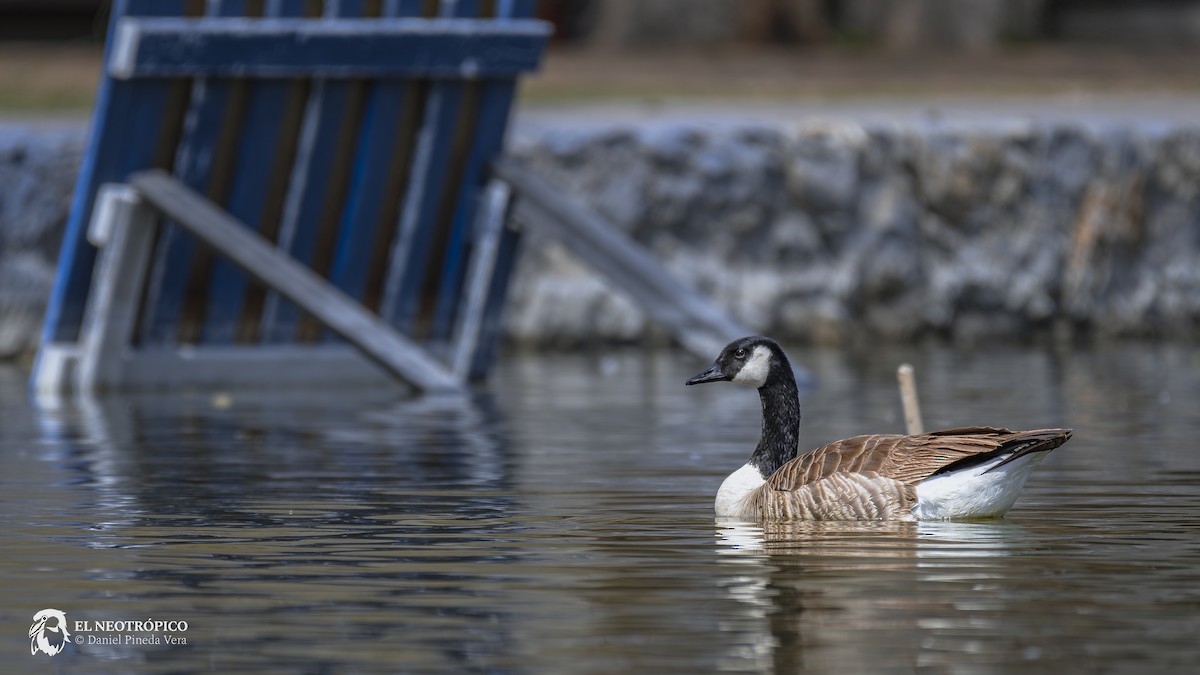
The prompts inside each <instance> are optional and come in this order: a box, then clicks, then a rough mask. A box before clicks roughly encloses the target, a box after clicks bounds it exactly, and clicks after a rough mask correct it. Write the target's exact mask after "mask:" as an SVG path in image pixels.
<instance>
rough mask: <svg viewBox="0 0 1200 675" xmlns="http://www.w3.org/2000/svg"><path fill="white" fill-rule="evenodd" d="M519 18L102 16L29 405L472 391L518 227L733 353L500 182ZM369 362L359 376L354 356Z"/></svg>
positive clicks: (247, 8)
mask: <svg viewBox="0 0 1200 675" xmlns="http://www.w3.org/2000/svg"><path fill="white" fill-rule="evenodd" d="M533 4H534V2H533V0H490V1H482V0H441V1H440V2H439V1H409V0H376V1H373V2H372V1H369V0H325V2H319V1H306V2H299V1H297V2H284V1H279V0H275V1H267V2H263V1H257V2H256V1H253V0H209V1H208V2H197V1H195V0H186V1H185V0H124V1H118V2H117V3H115V7H114V11H113V19H112V22H111V25H110V32H109V41H108V48H107V52H106V55H105V73H104V77H103V80H102V82H101V86H100V89H99V95H98V100H97V104H96V111H95V113H94V119H93V123H92V137H91V139H90V141H89V146H88V150H87V154H86V156H85V159H84V164H83V167H82V169H81V174H80V178H79V181H78V184H77V188H76V193H75V199H74V204H73V207H72V212H71V217H70V221H69V223H68V227H67V231H66V235H65V240H64V243H63V248H62V253H61V257H60V262H59V271H58V278H57V281H56V286H55V288H54V292H53V296H52V298H51V301H50V304H49V308H48V311H47V317H46V322H45V328H44V334H43V342H42V348H41V351H40V352H39V356H38V361H37V364H36V366H35V370H34V376H33V382H32V387H33V389H35V390H36V391H38V392H42V393H63V392H69V391H73V392H80V393H91V392H98V391H104V390H113V389H147V388H173V387H179V386H201V387H238V386H244V385H263V384H267V385H271V386H279V385H289V384H305V383H311V384H317V383H320V384H331V383H337V382H343V383H351V382H359V381H363V380H367V379H378V375H379V372H378V369H377V368H376V366H381V367H382V368H383V370H384V371H386V372H388V373H390V374H391V375H393V376H394V377H396V378H398V379H400V380H403V381H405V382H407V383H409V384H411V385H412V386H414V387H415V388H417V389H419V390H422V391H453V390H457V389H459V388H461V387H462V386H463V385H464V384H465V383H466V382H468V381H469V380H471V379H474V378H479V377H482V376H483V375H484V374H485V373H486V371H487V369H488V366H489V364H490V362H491V360H492V356H493V354H494V352H495V348H496V343H497V339H498V336H499V319H500V312H501V309H502V306H503V303H504V299H505V290H506V287H507V282H508V279H509V276H510V274H511V272H512V269H513V265H514V264H515V260H516V255H517V248H518V239H519V228H516V227H512V226H511V221H510V218H509V215H510V211H512V208H511V207H512V204H513V202H515V203H516V204H517V206H516V211H517V213H516V218H517V220H519V221H522V222H525V223H528V224H529V225H530V226H533V227H539V228H543V229H544V230H545V231H547V232H549V233H550V234H552V235H554V236H556V237H559V238H560V239H561V240H562V241H563V242H564V243H565V244H566V245H567V246H568V248H570V249H571V250H572V251H573V252H574V253H575V254H576V255H578V256H579V257H580V258H581V259H583V260H584V261H585V262H588V263H590V264H591V265H593V266H594V267H595V268H596V269H597V270H598V271H600V272H601V273H604V274H605V275H607V276H608V277H609V278H610V279H611V280H613V282H614V283H615V284H616V285H617V286H618V287H619V288H622V289H623V290H625V291H626V292H628V293H630V295H631V297H632V298H633V299H634V300H635V301H637V302H639V303H640V304H641V305H642V306H643V308H645V309H646V311H647V312H648V313H649V315H650V316H651V317H652V318H653V319H655V320H657V321H658V322H659V323H661V324H662V325H663V326H664V327H666V328H667V329H668V330H669V331H670V332H671V333H672V334H673V335H675V336H676V337H677V338H678V339H679V340H680V342H681V343H683V344H684V346H686V347H689V348H691V349H692V350H694V351H696V352H697V353H700V354H703V355H705V357H706V358H708V357H711V355H712V354H715V353H717V351H719V349H720V347H721V345H723V344H724V343H725V342H727V341H728V340H729V339H732V338H734V337H738V336H739V335H744V334H746V332H747V331H745V330H744V329H742V328H741V327H740V326H738V325H737V324H736V323H735V322H733V321H731V320H730V319H728V317H727V316H726V315H725V314H724V313H723V312H721V311H720V310H719V309H717V308H716V307H715V306H713V305H711V304H710V303H708V302H707V301H706V300H705V299H703V298H702V297H700V296H699V295H697V294H696V293H695V292H693V291H691V290H689V289H687V288H686V287H684V286H683V285H681V284H680V283H679V282H678V281H676V280H674V279H672V278H671V277H670V275H669V274H667V273H666V271H665V270H664V269H663V268H662V267H661V265H658V264H657V263H656V261H655V260H654V259H653V258H652V257H651V256H650V255H649V254H648V253H646V252H645V251H644V250H642V249H640V248H639V247H638V246H637V245H636V244H635V243H633V242H632V241H630V240H628V239H627V238H625V237H624V236H623V235H622V234H620V233H619V232H618V231H616V230H615V229H613V228H612V227H611V226H609V225H608V224H607V223H605V222H604V221H603V220H602V219H600V217H599V216H597V215H596V214H594V213H592V212H590V211H588V210H586V209H583V208H581V207H580V206H578V205H576V204H573V203H572V202H570V201H569V200H567V199H565V198H564V197H563V196H562V195H561V194H559V193H558V192H557V191H556V190H554V189H553V188H551V187H549V185H548V184H547V183H545V182H543V181H542V180H541V179H540V178H538V177H537V176H535V175H533V174H532V173H530V172H529V171H528V170H526V169H524V168H523V167H521V166H520V165H518V164H515V163H513V162H512V161H510V160H500V161H496V160H497V159H498V158H500V152H501V150H502V146H503V139H504V134H505V130H506V127H507V124H508V117H509V112H510V109H511V106H512V102H513V99H514V93H515V87H516V82H517V77H518V76H519V75H520V74H521V73H523V72H527V71H529V70H532V69H534V68H536V67H537V66H538V63H539V60H540V58H541V55H542V51H543V49H544V45H545V42H546V39H547V37H548V35H549V27H548V25H547V24H545V23H543V22H540V21H537V20H534V19H531V18H529V17H530V16H531V14H532V10H533ZM363 357H366V358H363Z"/></svg>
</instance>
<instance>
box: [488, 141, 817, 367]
mask: <svg viewBox="0 0 1200 675" xmlns="http://www.w3.org/2000/svg"><path fill="white" fill-rule="evenodd" d="M492 169H493V175H494V176H495V177H496V178H499V179H501V180H503V181H504V182H506V183H508V184H509V185H511V186H512V187H513V192H514V194H515V196H516V197H517V201H516V214H517V217H518V219H519V220H520V221H521V222H523V223H526V224H528V225H529V226H530V227H534V228H538V229H540V230H542V231H544V232H547V233H548V234H550V235H552V236H554V237H555V238H556V239H557V240H558V241H560V242H562V244H563V245H564V246H566V247H567V249H568V250H570V251H571V253H573V254H574V255H575V256H577V257H578V258H579V259H580V260H582V261H583V262H585V263H586V264H588V265H590V266H591V267H592V268H593V269H595V270H596V271H597V272H599V273H601V274H603V275H604V276H605V278H606V279H607V280H608V281H609V282H610V283H612V284H613V285H614V286H615V287H617V288H619V289H621V290H622V291H624V292H625V293H627V294H628V295H629V297H630V298H632V299H633V300H634V301H635V302H637V303H638V304H639V305H640V306H641V307H642V309H643V310H644V311H645V312H646V313H647V314H648V315H649V316H650V318H651V319H652V320H654V321H655V322H656V323H658V324H659V325H660V326H662V327H664V328H666V329H667V331H668V332H670V333H671V335H672V337H674V338H675V340H676V341H678V342H679V344H680V345H682V346H683V347H684V348H685V349H687V350H688V351H690V352H692V353H693V354H696V355H697V356H700V357H702V358H706V359H711V358H713V357H714V356H716V355H717V354H719V353H720V352H721V349H722V348H723V347H724V346H725V344H726V343H728V342H729V341H730V340H734V339H736V338H739V337H742V336H744V335H750V334H752V332H753V331H751V330H749V329H747V328H746V327H744V326H742V325H741V324H739V323H738V322H737V321H735V320H734V319H733V318H732V317H731V316H729V314H728V313H726V312H725V311H724V310H723V309H722V308H721V307H720V306H719V305H717V304H716V303H714V302H713V301H712V300H709V299H708V298H706V297H704V296H703V295H701V294H700V293H698V292H696V291H695V290H694V289H692V288H689V287H688V286H687V285H685V284H684V283H683V282H681V281H679V280H678V279H676V278H675V277H674V275H672V274H671V273H670V271H669V270H667V269H666V268H664V267H663V265H662V263H660V262H659V261H658V260H657V259H656V258H655V257H654V255H652V254H651V253H650V252H649V251H647V250H646V249H644V248H643V247H641V246H640V245H638V243H637V242H635V241H633V240H632V239H630V238H629V237H627V236H625V235H624V234H623V233H622V232H621V231H620V230H618V229H617V228H616V227H614V226H613V225H612V224H611V223H609V222H608V221H606V220H605V219H604V217H603V216H601V215H600V214H598V213H596V212H595V211H593V210H591V209H589V208H587V207H585V206H583V205H581V204H579V203H578V202H577V201H575V200H573V199H571V198H569V197H568V196H567V195H565V194H563V192H562V191H561V190H559V189H557V188H555V187H554V186H552V185H550V184H549V183H547V182H546V181H545V180H544V179H542V178H541V177H540V176H538V175H537V174H536V173H534V172H533V171H531V170H530V169H528V168H526V167H525V166H523V165H522V164H520V163H519V162H517V161H515V160H513V159H511V158H507V157H501V158H500V159H498V160H496V162H495V163H494V164H493V166H492ZM795 371H796V378H797V380H799V381H801V382H807V381H809V379H810V378H809V375H808V374H807V373H806V372H805V371H804V370H803V369H801V368H796V369H795Z"/></svg>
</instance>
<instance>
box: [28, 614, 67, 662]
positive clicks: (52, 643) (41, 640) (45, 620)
mask: <svg viewBox="0 0 1200 675" xmlns="http://www.w3.org/2000/svg"><path fill="white" fill-rule="evenodd" d="M70 639H71V634H70V633H69V632H67V615H66V613H65V612H62V611H59V610H57V609H43V610H42V611H40V612H38V613H37V614H34V615H33V625H32V626H30V627H29V653H30V654H37V653H38V652H44V653H45V654H46V655H48V656H54V655H55V654H57V653H59V652H61V651H62V650H63V649H64V648H65V647H66V646H67V642H69V641H70Z"/></svg>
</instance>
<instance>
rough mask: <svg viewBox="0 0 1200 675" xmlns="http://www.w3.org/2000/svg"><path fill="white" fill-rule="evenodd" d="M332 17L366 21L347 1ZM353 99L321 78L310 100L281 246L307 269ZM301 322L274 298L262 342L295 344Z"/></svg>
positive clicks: (342, 86)
mask: <svg viewBox="0 0 1200 675" xmlns="http://www.w3.org/2000/svg"><path fill="white" fill-rule="evenodd" d="M326 12H327V13H328V12H336V14H337V16H340V17H347V16H360V15H361V14H362V12H363V6H362V2H361V1H357V2H351V1H346V0H343V1H342V2H338V3H330V4H329V5H327V6H326ZM325 20H326V21H328V20H329V19H328V18H327V19H325ZM376 21H377V19H376ZM348 94H349V84H348V83H347V82H346V81H344V80H327V79H321V78H318V79H316V80H315V81H314V83H313V88H312V91H311V93H310V95H309V100H308V104H307V109H306V111H305V120H304V128H303V130H302V131H301V136H302V137H301V140H300V144H301V147H300V148H299V150H298V152H297V155H296V166H295V170H294V171H293V174H292V179H291V180H290V181H289V185H288V196H287V206H286V207H285V211H284V215H283V223H282V225H281V227H280V231H279V240H278V244H279V247H280V248H282V249H285V250H287V251H288V252H289V253H290V254H291V255H292V257H293V258H295V259H296V260H298V261H300V262H302V263H304V264H309V262H310V261H311V260H312V257H313V246H314V244H315V242H316V238H317V234H318V233H317V227H318V225H319V219H320V217H321V209H322V206H323V204H324V203H325V199H326V198H327V197H328V196H329V194H330V192H331V191H332V190H333V188H334V186H333V185H332V184H331V181H330V178H331V175H330V174H331V171H330V170H331V169H332V166H333V159H334V157H335V155H336V154H337V152H338V146H337V141H338V136H339V131H340V128H341V126H342V121H343V120H342V118H343V115H344V113H345V109H346V101H347V96H348ZM300 316H301V314H300V309H299V308H298V307H296V305H294V304H293V303H291V302H288V301H287V300H285V299H284V298H282V297H280V296H279V295H278V294H276V293H271V294H270V295H269V296H268V297H267V302H266V308H265V309H264V311H263V319H262V329H261V331H260V335H261V338H262V340H263V341H264V342H267V343H275V344H279V343H289V342H292V341H293V339H294V337H295V335H296V328H297V325H298V324H299V322H300Z"/></svg>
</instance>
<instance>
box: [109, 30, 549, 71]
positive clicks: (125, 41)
mask: <svg viewBox="0 0 1200 675" xmlns="http://www.w3.org/2000/svg"><path fill="white" fill-rule="evenodd" d="M549 31H550V28H549V26H548V25H547V24H545V23H543V22H540V21H532V20H527V21H476V20H439V21H429V20H421V19H414V20H405V19H397V20H393V21H377V20H350V19H343V20H331V21H305V20H302V19H299V20H292V19H277V20H268V21H258V20H246V19H138V18H126V19H124V20H122V22H121V23H120V25H119V26H118V28H117V35H116V40H117V45H118V49H117V51H116V55H115V57H114V58H113V59H112V60H111V61H110V63H109V73H110V74H111V75H112V76H113V77H116V78H119V79H128V78H139V77H164V76H176V77H178V76H188V75H196V76H198V75H205V76H227V77H228V76H254V77H301V76H312V75H318V76H323V77H399V76H422V77H479V76H485V77H486V76H504V75H508V76H512V75H516V74H517V73H521V72H525V71H529V70H533V69H534V68H536V67H537V66H538V63H539V61H540V60H541V53H542V45H543V43H544V42H545V40H546V38H547V36H548V35H549Z"/></svg>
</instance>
